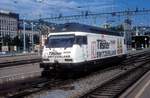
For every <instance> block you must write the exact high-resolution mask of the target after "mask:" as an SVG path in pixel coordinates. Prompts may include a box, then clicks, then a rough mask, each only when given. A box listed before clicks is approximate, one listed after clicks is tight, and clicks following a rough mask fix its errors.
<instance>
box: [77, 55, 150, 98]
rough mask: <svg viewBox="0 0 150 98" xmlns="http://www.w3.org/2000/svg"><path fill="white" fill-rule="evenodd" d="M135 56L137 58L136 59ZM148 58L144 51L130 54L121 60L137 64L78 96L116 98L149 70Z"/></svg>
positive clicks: (149, 61) (83, 97)
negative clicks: (128, 57) (139, 53)
mask: <svg viewBox="0 0 150 98" xmlns="http://www.w3.org/2000/svg"><path fill="white" fill-rule="evenodd" d="M143 55H145V56H143ZM137 57H138V59H136V58H137ZM149 58H150V54H145V53H142V54H141V55H136V56H135V55H134V56H131V57H130V59H128V60H126V61H124V62H123V63H124V65H126V66H128V65H129V64H133V66H134V64H135V63H140V64H139V66H137V67H135V68H133V69H131V70H127V71H126V72H125V73H124V74H121V75H118V76H117V77H115V78H113V79H111V80H109V81H107V82H105V83H103V84H102V85H100V86H98V87H96V88H95V89H92V90H90V91H89V92H87V93H86V94H84V95H82V96H81V97H80V98H118V97H119V95H120V94H121V93H123V92H124V91H125V90H126V89H127V88H128V87H130V86H131V85H132V84H133V83H135V82H136V81H137V80H138V79H139V78H140V77H142V76H143V75H144V74H145V73H146V72H148V71H149V70H150V64H149V63H150V59H149ZM129 60H130V61H129Z"/></svg>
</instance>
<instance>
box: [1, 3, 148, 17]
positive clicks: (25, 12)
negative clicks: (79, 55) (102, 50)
mask: <svg viewBox="0 0 150 98" xmlns="http://www.w3.org/2000/svg"><path fill="white" fill-rule="evenodd" d="M136 7H138V8H141V9H143V8H147V9H150V0H0V9H1V10H7V11H12V12H16V13H19V14H20V18H23V17H25V18H26V19H37V18H47V17H52V16H57V15H59V14H60V13H61V14H62V15H63V16H67V15H76V14H81V13H83V12H85V11H87V10H88V11H89V12H90V13H101V12H112V11H121V10H126V9H136ZM144 17H147V16H144ZM134 19H136V18H134ZM141 19H143V18H141Z"/></svg>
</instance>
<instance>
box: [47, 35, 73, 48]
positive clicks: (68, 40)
mask: <svg viewBox="0 0 150 98" xmlns="http://www.w3.org/2000/svg"><path fill="white" fill-rule="evenodd" d="M74 41H75V36H74V35H51V36H50V37H48V42H47V45H46V46H47V47H49V48H60V47H72V46H73V44H74Z"/></svg>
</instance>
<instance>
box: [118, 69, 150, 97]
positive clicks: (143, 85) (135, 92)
mask: <svg viewBox="0 0 150 98" xmlns="http://www.w3.org/2000/svg"><path fill="white" fill-rule="evenodd" d="M119 98H150V71H149V72H147V73H146V74H145V75H144V76H143V77H142V78H141V79H140V80H138V81H137V82H136V83H135V84H134V85H133V86H131V87H130V88H129V89H128V90H127V91H126V92H125V93H123V94H122V95H121V96H120V97H119Z"/></svg>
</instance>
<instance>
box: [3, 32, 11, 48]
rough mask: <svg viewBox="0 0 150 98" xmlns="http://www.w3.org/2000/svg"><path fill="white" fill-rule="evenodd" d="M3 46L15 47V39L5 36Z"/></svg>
mask: <svg viewBox="0 0 150 98" xmlns="http://www.w3.org/2000/svg"><path fill="white" fill-rule="evenodd" d="M3 45H4V46H12V45H13V39H12V38H11V37H10V36H9V35H5V36H4V37H3Z"/></svg>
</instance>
